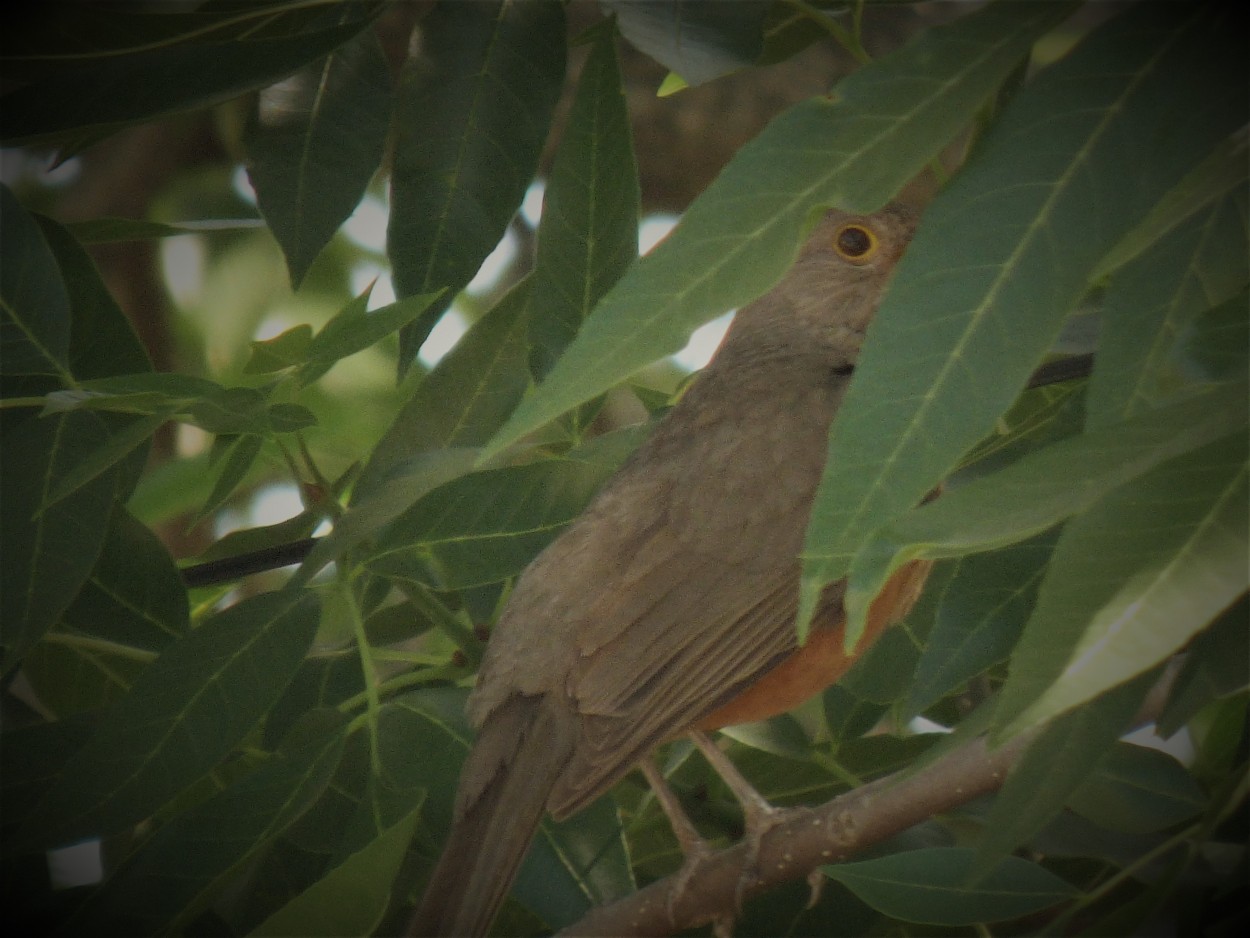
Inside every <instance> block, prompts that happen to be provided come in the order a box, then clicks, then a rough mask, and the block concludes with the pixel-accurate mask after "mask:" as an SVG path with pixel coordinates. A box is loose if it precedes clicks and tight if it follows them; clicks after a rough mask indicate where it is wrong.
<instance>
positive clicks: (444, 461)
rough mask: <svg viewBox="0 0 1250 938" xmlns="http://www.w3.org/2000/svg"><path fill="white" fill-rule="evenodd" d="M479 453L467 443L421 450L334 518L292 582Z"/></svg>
mask: <svg viewBox="0 0 1250 938" xmlns="http://www.w3.org/2000/svg"><path fill="white" fill-rule="evenodd" d="M477 456H478V451H477V450H476V449H473V448H465V447H452V448H449V449H441V450H433V451H430V452H428V453H421V454H418V455H417V456H416V457H414V458H413V459H412V460H410V461H409V462H408V463H407V464H405V465H404V466H403V468H402V470H399V471H396V472H395V473H393V474H392V475H391V477H390V478H388V479H387V480H386V481H385V482H383V483H382V484H381V485H379V486H378V487H377V488H376V489H375V490H374V491H373V492H371V493H370V494H369V497H368V498H366V499H364V500H362V501H360V502H359V503H358V504H353V505H352V506H351V508H350V509H348V511H347V512H346V513H345V514H344V515H343V516H342V517H341V518H339V519H338V520H337V521H336V522H335V524H334V530H332V531H331V532H330V533H329V534H327V535H326V536H325V537H323V538H321V539H320V540H319V541H317V544H316V546H315V547H314V548H313V549H312V550H311V551H310V552H309V554H308V557H307V558H306V559H305V560H304V563H303V564H302V565H301V566H300V568H299V571H298V572H297V573H296V574H295V576H294V577H293V578H292V580H291V585H292V586H302V585H304V584H306V583H308V582H309V581H310V580H311V579H312V578H313V577H314V576H315V575H316V574H317V572H318V571H319V570H321V568H322V567H324V566H325V565H326V564H328V563H330V562H331V561H332V560H334V559H335V558H336V557H338V556H339V555H340V554H342V552H343V551H345V550H347V549H348V548H350V547H352V546H354V545H356V544H359V543H360V542H361V541H363V540H364V539H365V538H367V537H370V536H372V535H373V534H376V533H377V532H378V531H380V530H381V529H382V528H383V527H384V526H385V525H387V524H389V523H390V522H391V521H393V520H394V519H395V518H397V517H399V516H400V515H401V514H403V513H404V511H405V510H407V508H408V506H409V505H413V504H416V502H417V501H418V500H419V499H420V498H422V497H423V496H424V495H426V494H428V493H429V492H432V491H433V490H434V489H436V488H438V487H439V486H440V485H444V484H446V483H447V482H450V481H451V480H452V479H455V478H457V477H458V476H462V475H464V474H465V473H466V472H468V471H469V470H470V469H471V468H472V467H473V464H474V462H475V461H476V460H477Z"/></svg>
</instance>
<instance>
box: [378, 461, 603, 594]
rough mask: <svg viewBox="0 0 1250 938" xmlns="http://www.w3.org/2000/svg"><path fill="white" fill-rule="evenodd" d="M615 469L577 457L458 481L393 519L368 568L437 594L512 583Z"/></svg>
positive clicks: (379, 541)
mask: <svg viewBox="0 0 1250 938" xmlns="http://www.w3.org/2000/svg"><path fill="white" fill-rule="evenodd" d="M624 455H625V454H624V453H622V454H620V456H621V458H623V457H624ZM617 465H618V463H617V462H616V461H615V460H606V461H595V462H586V461H582V460H579V459H577V458H576V457H573V458H564V459H555V460H549V461H545V462H538V463H531V464H529V465H525V466H510V467H508V468H505V469H493V470H487V471H484V472H476V473H473V474H471V475H467V476H463V477H462V478H459V479H455V480H453V481H452V482H449V483H448V484H446V485H444V486H442V487H440V488H438V489H435V490H434V491H432V492H430V494H429V495H427V496H425V497H424V498H422V499H421V500H420V501H419V502H417V503H416V504H415V505H413V506H412V508H410V509H409V510H408V511H407V512H405V513H404V515H403V516H401V517H400V518H397V519H396V520H395V522H394V523H393V524H392V525H391V526H390V527H389V528H388V529H387V531H386V533H385V534H384V535H382V537H380V538H379V539H378V546H377V550H376V552H374V553H373V554H372V556H371V557H370V559H369V561H368V565H369V568H370V569H371V570H373V571H374V572H375V573H377V574H379V575H380V576H388V577H389V576H398V577H401V578H407V579H417V580H419V581H422V582H426V583H427V584H428V585H430V586H433V587H435V588H437V589H464V588H466V587H470V586H476V585H479V584H482V583H493V582H496V581H498V580H503V579H506V578H508V577H511V576H515V575H516V574H518V573H520V572H521V570H523V569H525V567H526V566H528V565H529V562H530V561H531V560H533V559H534V557H535V556H536V555H537V554H538V552H539V551H540V550H542V549H543V548H544V547H545V546H547V544H548V543H550V542H551V540H552V539H553V538H554V537H555V536H556V535H557V534H559V533H560V531H561V530H563V528H564V526H565V525H567V524H568V523H569V522H570V521H572V520H573V519H574V518H576V517H577V515H578V514H579V513H580V512H581V511H582V509H583V508H584V507H585V506H586V503H587V502H588V501H589V500H590V497H591V496H592V495H593V494H594V493H595V490H596V489H597V488H598V487H599V486H600V485H601V484H602V483H603V481H604V480H605V479H606V478H607V477H608V476H609V475H610V474H611V473H612V472H613V471H615V469H616V468H617Z"/></svg>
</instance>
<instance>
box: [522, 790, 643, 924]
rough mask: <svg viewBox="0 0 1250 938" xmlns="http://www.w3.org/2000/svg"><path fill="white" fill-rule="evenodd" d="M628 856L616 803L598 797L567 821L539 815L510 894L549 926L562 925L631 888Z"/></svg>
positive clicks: (633, 886)
mask: <svg viewBox="0 0 1250 938" xmlns="http://www.w3.org/2000/svg"><path fill="white" fill-rule="evenodd" d="M629 859H630V858H629V855H628V853H627V852H626V847H625V841H624V838H623V837H622V833H621V817H620V814H619V812H618V811H617V809H616V805H615V804H614V802H613V800H612V799H611V798H607V797H605V798H600V799H598V800H597V801H595V802H593V803H592V804H590V805H588V806H587V807H586V808H583V809H582V810H581V811H579V812H578V813H577V815H576V816H575V817H573V818H570V819H569V820H567V821H563V822H559V823H557V822H556V821H553V820H551V819H550V818H546V819H544V821H543V823H542V825H541V826H540V827H539V830H538V835H537V837H536V838H535V839H534V845H533V846H532V847H531V848H530V852H529V853H528V854H527V855H526V858H525V862H524V863H522V864H521V869H520V871H519V872H518V873H517V878H516V882H515V883H514V884H513V887H512V895H513V896H514V897H515V898H516V899H517V900H518V901H519V902H520V903H521V904H522V905H524V906H525V907H526V908H528V909H529V910H531V911H532V912H534V913H535V914H536V915H538V916H539V918H541V919H542V920H543V921H544V922H546V923H547V924H548V926H549V927H551V928H552V929H553V930H555V929H561V928H565V927H567V926H569V925H572V924H573V923H574V922H576V921H577V920H578V919H580V918H581V917H582V916H584V915H585V914H586V913H587V912H588V911H590V908H591V907H592V906H595V905H601V904H603V903H606V902H611V901H612V900H614V899H621V898H623V897H625V896H626V895H628V894H629V893H631V892H633V891H634V889H635V888H636V886H635V884H634V878H633V875H632V873H631V871H630V864H629Z"/></svg>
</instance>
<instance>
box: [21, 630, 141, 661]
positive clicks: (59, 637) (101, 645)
mask: <svg viewBox="0 0 1250 938" xmlns="http://www.w3.org/2000/svg"><path fill="white" fill-rule="evenodd" d="M43 640H44V641H46V642H49V643H50V644H53V645H65V646H67V647H69V648H78V649H82V650H86V651H96V652H100V653H102V654H106V655H111V656H112V657H114V658H125V659H127V660H128V661H142V662H144V663H145V664H146V663H149V662H152V661H155V660H156V659H157V657H158V653H157V652H155V651H148V650H147V649H146V648H135V647H134V646H132V645H122V644H119V643H117V642H110V641H108V640H107V639H103V638H94V637H92V636H90V635H77V634H74V633H73V632H48V633H47V634H46V635H44V637H43Z"/></svg>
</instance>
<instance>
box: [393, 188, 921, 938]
mask: <svg viewBox="0 0 1250 938" xmlns="http://www.w3.org/2000/svg"><path fill="white" fill-rule="evenodd" d="M915 224H916V216H915V214H914V213H913V212H911V211H910V210H908V209H905V208H903V207H897V206H892V207H889V208H887V209H885V210H883V211H881V212H879V213H877V214H874V215H867V216H861V215H849V214H846V213H843V212H838V211H830V212H827V213H826V214H825V215H824V216H823V217H822V218H821V219H820V220H819V221H818V222H817V224H816V225H815V227H814V230H813V232H812V234H811V235H810V237H809V238H808V239H807V241H806V242H805V244H804V245H803V247H802V249H801V250H800V253H799V256H798V258H797V260H796V261H795V263H794V265H793V267H791V269H790V270H789V272H788V273H787V274H786V276H785V277H784V278H783V279H782V280H781V281H780V282H779V283H778V284H777V285H776V286H775V287H774V288H773V289H772V290H771V291H769V292H768V293H767V294H765V295H764V296H762V297H760V298H759V299H757V300H756V301H755V302H753V303H751V304H750V305H748V306H746V307H744V308H743V309H742V310H740V311H739V312H738V314H737V316H736V318H735V319H734V322H733V325H732V326H731V328H730V330H729V332H728V334H727V335H726V337H725V340H724V342H723V343H722V345H721V347H720V349H719V350H718V352H717V354H716V356H715V358H714V359H713V360H712V362H711V363H710V364H709V365H708V367H707V368H706V369H704V371H703V372H702V373H701V374H700V375H699V376H698V378H697V379H696V380H695V382H694V383H693V385H692V386H691V387H690V389H689V390H688V391H687V392H686V394H685V395H684V396H683V397H682V398H681V400H680V401H679V402H678V403H677V405H676V406H675V407H674V408H673V409H672V410H671V411H670V412H669V413H668V414H667V415H666V416H665V417H664V419H663V420H662V421H661V422H660V423H659V424H658V426H657V427H656V429H655V432H654V433H653V434H652V435H651V437H650V438H649V439H648V440H647V442H646V443H644V444H643V445H642V446H641V447H640V448H639V449H638V450H637V451H636V452H635V453H634V455H633V456H632V457H631V458H630V459H629V460H628V461H627V462H626V463H625V465H624V466H622V468H621V469H620V470H619V471H618V472H617V473H616V475H615V476H613V477H612V478H611V479H610V480H609V481H608V482H607V484H606V485H605V486H604V487H603V489H602V490H601V491H600V492H599V493H598V495H597V496H596V497H595V499H594V500H593V502H592V503H591V504H590V505H589V507H588V508H587V509H586V511H585V513H584V514H583V515H582V516H581V517H580V518H578V520H577V521H576V522H574V523H573V524H572V525H571V526H570V527H569V528H568V529H567V530H566V531H565V532H564V533H563V534H562V535H561V536H560V537H559V538H558V539H557V540H556V541H554V542H553V543H552V544H551V545H550V546H549V547H548V548H547V549H546V550H545V551H544V552H543V553H542V554H541V555H539V557H538V558H537V559H535V561H534V562H533V564H531V565H530V567H529V568H528V569H527V570H526V571H525V572H524V574H522V576H521V577H520V578H519V580H518V582H517V584H516V587H515V589H514V590H513V592H512V594H511V597H510V599H509V601H508V604H507V606H506V608H505V609H504V611H503V614H502V616H501V617H500V619H499V622H498V624H497V626H496V627H495V630H494V632H493V634H492V635H491V637H490V640H489V642H488V644H487V647H486V652H485V656H484V658H483V662H482V667H481V671H480V673H479V674H478V679H477V686H476V688H475V689H474V691H473V693H472V696H471V697H470V699H469V715H470V718H471V721H472V723H473V724H474V726H475V727H476V728H477V739H476V742H475V743H474V745H473V747H472V750H471V752H470V753H469V756H468V759H467V761H466V762H465V764H464V769H463V771H462V774H461V777H460V787H459V790H458V793H457V798H456V806H455V817H454V820H453V826H452V830H451V834H450V837H449V838H448V841H447V844H446V846H445V847H444V850H443V854H442V857H441V859H440V860H439V863H438V866H437V867H436V869H435V871H434V874H433V876H432V879H431V880H430V884H429V886H428V888H427V891H426V893H425V896H424V899H423V900H422V903H421V905H420V907H419V908H418V910H417V912H416V915H415V917H414V919H413V921H412V925H411V934H413V935H480V934H484V933H485V932H486V931H487V930H488V929H489V927H490V925H491V922H492V920H493V918H494V916H495V913H496V912H497V910H498V908H499V905H500V904H501V903H502V902H503V900H504V898H505V896H506V895H507V893H508V890H509V888H510V886H511V883H512V880H513V877H514V875H515V872H516V869H517V867H518V865H519V864H520V862H521V860H522V858H523V857H524V855H525V852H526V849H527V847H528V846H529V843H530V840H531V839H532V837H533V835H534V832H535V829H536V827H537V825H538V823H539V821H540V819H541V818H542V815H543V813H544V812H547V811H549V812H551V813H552V814H553V815H555V816H556V817H557V818H563V817H565V816H567V815H570V814H572V813H573V812H575V811H577V810H579V809H580V808H582V807H584V806H585V805H587V804H589V803H590V802H591V801H592V800H594V799H595V798H596V797H598V796H599V795H600V794H602V793H603V792H604V791H605V790H607V789H608V788H609V787H610V786H611V785H612V784H613V783H615V782H616V781H617V780H619V779H620V778H621V777H622V776H623V775H625V774H626V773H628V772H629V771H630V770H631V769H632V768H634V767H635V766H636V765H637V764H638V763H639V761H640V760H642V759H643V758H644V757H646V756H647V755H648V753H649V752H650V751H651V750H652V749H654V748H655V747H656V746H657V745H659V744H661V743H663V742H666V741H668V740H671V739H673V738H675V737H678V736H680V735H682V734H683V733H687V732H690V731H692V730H706V729H713V728H718V727H721V726H727V725H731V724H735V723H742V722H748V721H754V720H762V719H766V718H768V717H770V716H774V715H776V714H778V713H782V712H784V711H786V710H789V709H791V708H793V707H794V706H796V705H798V704H799V703H802V702H803V701H804V700H806V699H808V698H809V697H811V696H812V695H814V694H816V693H818V692H820V691H821V690H823V689H824V688H826V687H827V686H829V685H830V684H832V683H833V682H834V681H835V680H837V679H838V677H840V676H841V675H842V674H843V673H844V672H845V671H846V669H847V668H848V667H849V666H850V664H851V660H852V659H851V657H848V656H847V655H846V654H844V652H843V648H842V636H843V628H842V627H843V624H844V620H845V616H844V612H843V608H842V596H843V588H844V585H843V584H841V583H837V584H833V585H831V586H830V587H828V588H827V589H826V591H825V593H824V595H823V597H822V599H821V602H820V604H819V607H818V610H817V614H816V617H815V620H814V625H813V631H812V634H811V636H810V638H809V640H808V642H807V643H806V644H805V645H803V646H802V647H800V646H799V644H798V641H797V638H796V633H795V621H794V620H795V614H796V609H797V602H798V595H799V573H800V561H799V551H800V549H801V547H802V544H803V537H804V532H805V530H806V525H807V519H808V514H809V512H810V509H811V505H812V501H813V498H814V496H815V493H816V487H817V484H818V482H819V480H820V476H821V471H822V468H823V466H824V462H825V456H826V451H827V447H828V435H829V427H830V424H831V423H832V421H833V418H834V415H835V414H836V413H837V410H838V406H839V404H840V403H841V401H842V397H843V395H844V393H845V391H846V388H847V386H848V384H849V383H850V380H851V375H852V372H853V370H854V366H855V360H856V357H857V356H858V353H859V349H860V345H861V343H862V342H863V338H864V333H865V330H866V329H867V327H868V323H869V321H870V320H871V318H872V316H873V313H874V312H875V311H876V309H877V306H878V304H879V302H880V300H881V296H882V293H883V291H884V289H885V287H886V283H887V281H888V279H889V276H890V273H891V271H892V270H893V268H894V265H895V263H896V262H897V261H898V259H899V257H900V256H901V255H902V253H903V251H904V249H905V248H906V246H907V243H908V241H909V240H910V238H911V235H912V232H913V230H914V227H915ZM927 571H928V567H927V566H926V565H925V564H922V563H916V564H912V565H911V566H908V567H904V568H903V569H902V570H900V571H899V572H898V573H897V574H895V576H894V578H893V579H892V580H890V581H889V583H888V584H887V585H886V587H885V589H884V590H883V592H882V593H881V595H879V596H878V597H877V599H876V600H875V602H874V604H873V606H872V608H871V611H870V614H869V626H868V631H867V633H866V635H865V638H864V641H863V642H862V643H861V644H860V645H859V646H858V648H857V651H859V650H862V648H864V647H866V646H867V644H868V643H869V642H870V641H871V640H872V639H873V638H874V637H875V636H876V634H878V633H879V632H880V631H881V629H883V628H884V627H885V626H886V625H888V624H890V623H891V622H893V621H896V620H897V619H899V618H901V617H902V616H903V615H905V614H906V612H907V611H908V609H910V607H911V605H912V604H913V603H914V602H915V599H916V597H917V596H918V594H919V592H920V589H921V587H922V585H923V582H924V578H925V575H926V573H927Z"/></svg>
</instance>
